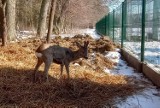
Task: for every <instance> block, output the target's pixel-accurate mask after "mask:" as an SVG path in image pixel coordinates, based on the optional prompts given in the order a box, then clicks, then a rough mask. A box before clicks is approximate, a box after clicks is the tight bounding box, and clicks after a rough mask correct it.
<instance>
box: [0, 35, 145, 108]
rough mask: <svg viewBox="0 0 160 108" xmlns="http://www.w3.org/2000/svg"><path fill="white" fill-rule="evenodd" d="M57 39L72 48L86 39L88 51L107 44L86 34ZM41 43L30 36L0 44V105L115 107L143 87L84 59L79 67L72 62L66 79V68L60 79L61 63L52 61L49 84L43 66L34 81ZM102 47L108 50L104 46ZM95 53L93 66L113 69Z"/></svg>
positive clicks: (74, 107)
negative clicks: (18, 40) (34, 71)
mask: <svg viewBox="0 0 160 108" xmlns="http://www.w3.org/2000/svg"><path fill="white" fill-rule="evenodd" d="M56 39H57V40H56ZM56 39H54V40H53V43H52V44H56V43H58V44H60V45H61V46H67V47H71V48H72V49H73V50H76V48H77V47H75V46H74V45H75V44H74V42H75V41H77V40H79V41H80V42H81V43H83V41H84V40H89V41H90V49H89V50H90V53H92V52H94V51H95V50H94V48H96V45H98V44H105V45H106V44H107V42H106V40H105V39H101V41H98V40H97V41H94V40H93V39H92V38H91V37H89V36H87V37H80V36H76V37H74V38H72V39H67V38H65V39H61V38H56ZM103 40H104V43H103ZM107 41H108V43H109V45H111V46H109V45H108V46H109V50H113V49H112V48H115V45H114V44H111V42H110V41H109V40H107ZM99 42H100V43H99ZM40 43H41V40H38V39H30V40H25V41H22V42H19V43H13V44H10V45H8V46H6V47H0V61H1V64H0V106H1V107H37V108H39V107H71V108H77V107H82V108H85V107H89V108H99V107H105V106H106V107H114V106H115V104H116V102H120V101H123V100H125V99H126V98H127V97H128V96H131V95H133V94H134V93H136V92H138V91H140V90H143V88H144V87H143V86H141V87H139V86H138V85H136V83H134V82H136V79H132V80H130V78H127V77H124V76H120V75H119V76H114V75H109V74H106V73H104V72H103V70H102V69H100V70H101V72H97V69H95V68H93V64H92V63H93V61H92V60H86V61H84V60H83V61H84V63H83V65H80V66H77V65H74V64H71V65H70V75H71V79H70V80H67V78H66V72H65V71H64V73H63V77H62V78H61V79H60V78H59V74H60V66H59V65H56V64H52V66H51V68H50V71H49V83H46V82H45V81H44V75H43V72H42V71H43V68H44V65H43V66H41V68H40V71H39V72H38V75H37V77H38V78H37V81H36V82H35V83H33V75H32V74H33V69H34V66H35V64H36V57H35V55H34V51H35V49H36V48H37V47H38V46H39V45H40ZM106 46H107V45H106ZM105 50H107V48H106V47H105ZM96 55H97V57H96V61H97V62H98V63H96V62H95V64H94V67H96V68H98V67H99V68H101V67H102V66H106V67H109V68H113V66H114V65H116V64H114V63H112V62H111V61H110V60H105V59H104V57H103V56H102V54H101V53H99V52H96ZM90 61H92V62H90ZM100 70H98V71H100ZM117 99H119V100H120V101H117Z"/></svg>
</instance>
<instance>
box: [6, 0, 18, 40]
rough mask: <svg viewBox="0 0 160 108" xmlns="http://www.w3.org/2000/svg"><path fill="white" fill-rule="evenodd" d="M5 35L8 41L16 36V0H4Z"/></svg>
mask: <svg viewBox="0 0 160 108" xmlns="http://www.w3.org/2000/svg"><path fill="white" fill-rule="evenodd" d="M6 6H7V9H6V18H7V35H8V39H9V40H10V41H13V40H15V38H16V29H15V27H16V22H15V17H16V8H15V7H16V0H6Z"/></svg>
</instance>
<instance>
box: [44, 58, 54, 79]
mask: <svg viewBox="0 0 160 108" xmlns="http://www.w3.org/2000/svg"><path fill="white" fill-rule="evenodd" d="M51 63H52V58H46V59H45V67H44V73H45V77H46V81H47V82H48V70H49V67H50V65H51Z"/></svg>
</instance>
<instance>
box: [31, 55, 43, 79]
mask: <svg viewBox="0 0 160 108" xmlns="http://www.w3.org/2000/svg"><path fill="white" fill-rule="evenodd" d="M42 63H43V60H42V59H41V58H38V61H37V64H36V66H35V68H34V73H33V80H34V81H36V73H37V71H38V69H39V67H40V66H41V64H42Z"/></svg>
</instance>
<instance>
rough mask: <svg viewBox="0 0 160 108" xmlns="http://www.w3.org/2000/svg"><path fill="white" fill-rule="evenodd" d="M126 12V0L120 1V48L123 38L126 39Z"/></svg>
mask: <svg viewBox="0 0 160 108" xmlns="http://www.w3.org/2000/svg"><path fill="white" fill-rule="evenodd" d="M126 14H127V2H126V0H125V1H124V2H123V3H122V33H121V35H122V36H121V48H123V43H124V39H126Z"/></svg>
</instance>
